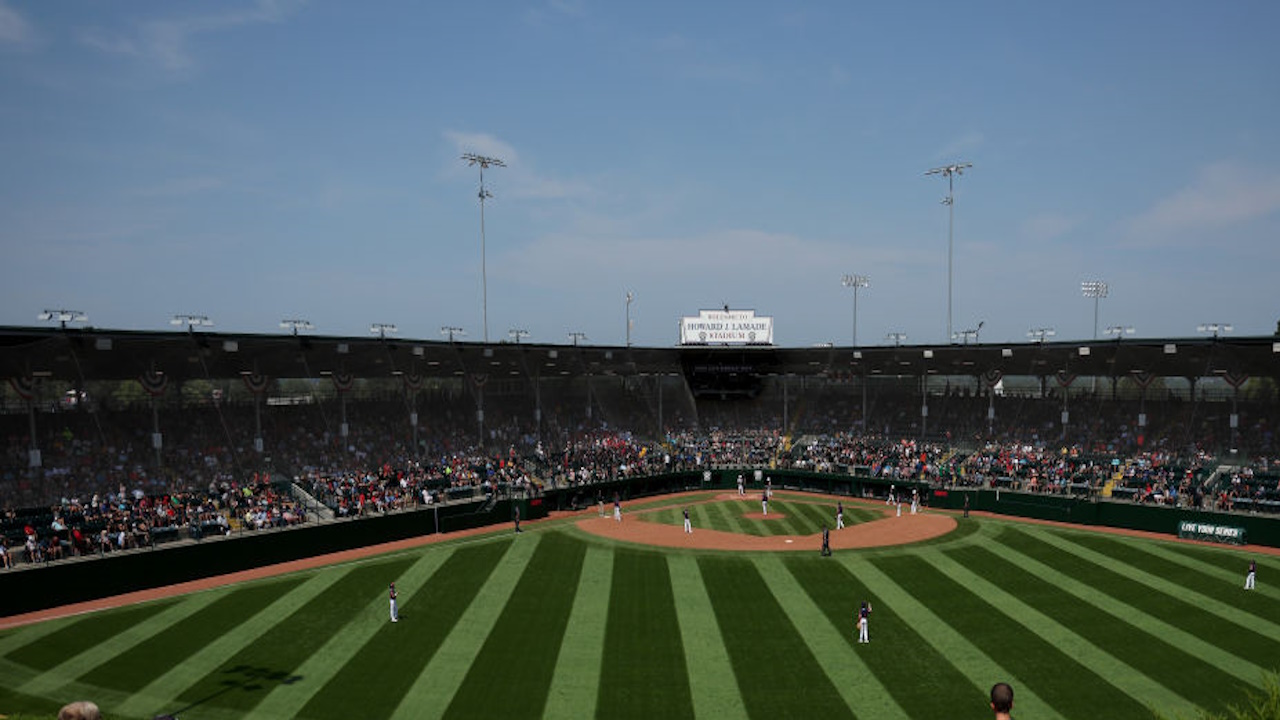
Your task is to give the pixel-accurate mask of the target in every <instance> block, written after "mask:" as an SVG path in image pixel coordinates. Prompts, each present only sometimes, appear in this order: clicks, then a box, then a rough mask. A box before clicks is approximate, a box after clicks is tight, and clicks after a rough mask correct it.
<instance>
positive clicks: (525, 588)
mask: <svg viewBox="0 0 1280 720" xmlns="http://www.w3.org/2000/svg"><path fill="white" fill-rule="evenodd" d="M645 505H646V506H647V507H646V506H641V505H640V504H638V503H637V504H628V505H627V506H626V507H625V508H624V510H625V511H626V512H627V513H628V522H631V521H637V520H639V519H640V518H641V517H643V518H645V519H647V520H648V521H652V522H664V523H671V524H676V525H679V524H680V523H681V522H682V520H683V515H682V509H683V508H684V507H686V506H688V507H689V509H690V514H691V517H692V518H693V521H694V523H695V525H696V526H697V527H701V528H714V529H717V530H724V531H729V532H740V533H748V534H756V535H766V534H810V533H816V532H818V531H819V530H820V528H821V527H822V525H823V524H824V523H826V524H832V523H834V513H835V503H834V501H831V500H830V499H825V498H801V497H799V496H790V497H779V498H777V499H776V500H775V501H774V502H773V503H771V511H773V512H776V513H778V514H781V515H785V516H786V517H785V518H780V519H774V520H756V519H752V518H747V517H744V514H747V513H758V512H759V510H760V505H759V502H758V501H739V500H731V501H713V500H712V496H710V495H698V496H693V497H684V498H667V499H663V500H661V501H658V502H653V503H646V504H645ZM610 509H611V508H610ZM879 517H883V514H882V512H881V508H878V507H875V506H873V505H862V504H857V503H853V504H850V503H846V507H845V518H846V520H845V521H846V523H848V524H853V523H856V522H865V521H867V520H870V519H876V518H879ZM959 522H960V526H959V528H958V529H957V530H956V531H955V532H953V533H952V534H951V535H949V536H947V537H945V538H942V539H938V540H933V541H930V542H928V543H921V544H917V545H913V546H904V547H893V548H877V549H874V550H859V551H842V552H837V553H836V554H835V556H834V557H831V558H821V557H819V556H818V555H817V553H782V554H771V553H742V554H738V555H734V554H731V553H726V552H723V551H719V552H705V553H704V552H698V551H693V550H688V549H680V550H672V551H663V550H658V549H647V548H641V547H636V546H630V545H625V544H619V543H616V542H611V541H605V540H602V539H596V538H594V537H591V536H588V535H586V534H584V533H582V532H580V531H577V530H574V529H571V528H570V527H568V526H567V525H566V524H565V523H541V524H539V523H535V524H531V525H527V526H526V532H524V533H522V534H520V535H518V536H515V535H513V534H512V533H510V532H509V529H506V528H504V531H503V532H501V533H496V532H495V533H494V534H493V535H491V536H487V537H478V538H469V539H458V540H453V541H449V542H446V543H442V544H439V545H433V546H428V547H424V548H421V549H418V550H414V551H410V552H402V553H399V554H395V555H388V556H383V557H379V558H373V559H369V560H365V561H362V562H358V563H349V564H343V565H337V566H332V567H328V568H323V569H318V570H312V571H308V572H304V573H299V574H295V575H290V576H285V577H279V578H273V579H266V580H261V581H256V582H252V583H244V584H241V585H236V586H232V587H226V588H219V589H216V590H210V591H205V592H200V593H195V594H191V595H187V596H183V597H180V598H174V599H169V600H163V601H157V602H152V603H147V604H142V605H136V606H132V607H126V608H120V609H117V610H109V611H103V612H97V613H92V614H86V615H81V616H76V617H69V618H65V619H61V620H54V621H49V622H45V623H41V624H37V625H31V626H27V627H22V628H17V629H13V630H9V631H5V632H2V633H0V677H3V678H4V681H3V682H0V715H8V716H17V717H24V718H25V717H51V716H52V715H53V714H54V713H55V712H56V709H57V707H58V706H60V705H61V704H62V703H64V702H67V701H70V700H76V699H92V700H94V701H95V702H97V703H99V704H100V705H101V706H102V707H103V708H104V710H105V711H106V713H107V717H109V718H123V719H137V720H141V719H144V718H151V717H153V716H155V715H157V714H161V713H174V714H177V715H178V717H180V718H182V720H191V719H192V718H209V719H211V720H230V719H231V718H285V717H301V718H315V719H317V720H319V719H327V718H343V719H344V720H345V719H349V718H413V719H415V720H417V719H419V718H499V717H501V718H520V717H556V718H580V717H606V718H636V719H637V720H639V719H641V718H694V717H704V718H761V719H763V718H770V719H772V718H784V717H796V718H819V717H820V718H862V719H875V720H881V719H889V720H892V719H895V718H897V719H904V720H905V719H911V720H933V719H935V718H952V717H978V718H980V717H989V710H988V709H987V708H986V699H985V698H986V692H987V690H988V689H989V688H990V686H991V684H992V683H994V682H997V681H1001V680H1003V681H1008V682H1010V683H1012V684H1013V685H1014V687H1015V689H1016V693H1017V696H1016V697H1017V700H1016V711H1015V716H1017V717H1028V718H1030V717H1035V718H1098V717H1106V718H1150V717H1152V711H1153V710H1158V711H1160V712H1161V713H1164V714H1165V715H1167V716H1171V717H1174V716H1183V717H1190V716H1193V715H1194V714H1195V713H1197V712H1199V711H1201V710H1208V711H1213V712H1219V711H1222V710H1224V709H1225V708H1227V706H1228V705H1230V704H1233V703H1240V702H1241V701H1243V700H1244V699H1245V697H1246V696H1247V695H1248V693H1249V692H1257V691H1260V690H1261V688H1262V687H1263V684H1264V676H1265V674H1266V672H1267V671H1269V670H1275V669H1276V668H1277V667H1280V586H1277V585H1274V584H1270V583H1269V580H1270V579H1271V578H1274V577H1276V575H1280V561H1277V560H1276V558H1274V557H1272V556H1265V557H1258V558H1257V559H1258V561H1259V566H1260V567H1259V573H1258V575H1259V578H1260V580H1259V588H1258V590H1256V591H1253V592H1246V591H1244V590H1243V589H1242V584H1243V579H1244V571H1245V567H1246V565H1247V561H1248V557H1247V556H1246V555H1245V553H1243V552H1241V551H1238V550H1232V549H1226V548H1223V549H1218V548H1208V547H1204V546H1189V545H1182V544H1178V543H1174V542H1156V541H1150V540H1140V539H1134V538H1127V537H1119V536H1110V535H1101V534H1097V533H1092V532H1087V531H1083V530H1079V531H1077V530H1066V529H1059V528H1051V527H1046V526H1043V525H1032V524H1019V523H1016V522H1012V521H1004V520H994V519H986V518H983V519H978V518H972V519H967V520H965V519H962V520H960V521H959ZM392 581H395V583H396V586H397V589H398V590H399V594H400V609H401V620H400V622H399V623H396V624H392V623H390V622H388V608H387V595H386V589H387V585H388V583H390V582H392ZM864 600H866V601H870V602H871V603H872V606H873V608H874V612H873V614H872V619H871V625H870V627H871V640H872V642H871V643H870V644H869V645H860V644H858V643H856V642H855V640H856V633H855V628H854V625H853V613H854V610H855V608H856V607H857V605H858V603H859V602H861V601H864Z"/></svg>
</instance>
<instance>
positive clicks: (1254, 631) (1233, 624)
mask: <svg viewBox="0 0 1280 720" xmlns="http://www.w3.org/2000/svg"><path fill="white" fill-rule="evenodd" d="M1006 532H1007V533H1013V536H1012V537H1013V538H1018V536H1019V535H1021V536H1023V537H1021V538H1018V539H1017V540H1016V542H1018V545H1017V547H1020V548H1026V551H1027V552H1028V553H1031V554H1033V556H1034V557H1035V558H1036V559H1037V560H1040V561H1041V562H1044V563H1045V564H1047V565H1050V566H1052V567H1055V568H1060V569H1061V570H1062V571H1063V572H1068V573H1071V574H1072V576H1073V577H1075V578H1076V579H1078V580H1080V581H1081V582H1085V583H1089V584H1093V585H1095V586H1096V587H1099V588H1105V589H1106V592H1107V593H1108V594H1110V595H1111V596H1113V597H1116V598H1119V599H1121V600H1124V601H1125V602H1127V603H1129V604H1130V605H1133V606H1134V607H1137V608H1139V609H1140V610H1142V611H1143V612H1146V613H1147V614H1149V615H1154V616H1156V617H1160V618H1166V619H1168V620H1169V621H1170V622H1174V623H1176V624H1178V625H1179V626H1180V627H1182V628H1184V629H1186V630H1187V631H1188V632H1190V633H1192V634H1194V635H1196V636H1197V637H1199V638H1201V639H1203V640H1204V641H1205V642H1208V643H1212V644H1214V645H1217V646H1218V647H1221V648H1223V649H1224V650H1226V651H1228V652H1230V653H1231V654H1233V655H1235V656H1237V657H1240V658H1243V659H1245V660H1248V661H1249V662H1252V663H1254V664H1256V665H1261V666H1263V667H1273V666H1274V665H1275V662H1276V658H1277V657H1280V647H1277V644H1276V643H1275V642H1273V641H1272V640H1270V639H1269V638H1267V637H1266V636H1265V635H1263V634H1261V633H1260V632H1258V628H1257V626H1259V625H1261V624H1262V623H1260V622H1259V621H1257V620H1255V619H1253V618H1252V617H1249V618H1243V617H1241V615H1240V613H1237V612H1235V611H1234V610H1233V609H1232V608H1230V607H1224V606H1223V605H1222V604H1221V603H1219V602H1217V601H1216V600H1212V599H1210V598H1206V597H1204V596H1202V595H1199V594H1198V593H1196V592H1193V591H1190V590H1186V589H1184V588H1182V587H1179V586H1178V585H1176V584H1174V583H1171V582H1168V581H1165V580H1164V579H1163V578H1158V577H1155V576H1153V575H1150V574H1149V573H1146V572H1143V571H1142V570H1140V569H1137V568H1134V567H1132V566H1129V565H1126V564H1124V563H1122V562H1120V561H1118V560H1114V559H1112V558H1110V557H1108V556H1106V555H1103V554H1101V553H1098V552H1096V551H1094V550H1091V549H1089V548H1086V547H1085V546H1083V545H1078V544H1076V543H1073V542H1070V541H1069V540H1067V539H1066V538H1064V537H1063V536H1062V535H1060V534H1059V533H1056V532H1048V531H1045V530H1042V529H1040V528H1031V527H1022V528H1012V527H1011V528H1008V529H1007V530H1006ZM1012 541H1013V540H1011V542H1012ZM1240 593H1241V595H1244V594H1246V593H1245V591H1244V590H1241V591H1240Z"/></svg>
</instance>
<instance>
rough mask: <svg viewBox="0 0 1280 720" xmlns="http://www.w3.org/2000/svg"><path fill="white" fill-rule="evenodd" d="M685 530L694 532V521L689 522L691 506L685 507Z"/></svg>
mask: <svg viewBox="0 0 1280 720" xmlns="http://www.w3.org/2000/svg"><path fill="white" fill-rule="evenodd" d="M684 531H685V532H687V533H692V532H693V523H691V522H689V508H685V509H684Z"/></svg>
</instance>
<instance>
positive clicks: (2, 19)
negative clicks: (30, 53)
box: [0, 0, 37, 50]
mask: <svg viewBox="0 0 1280 720" xmlns="http://www.w3.org/2000/svg"><path fill="white" fill-rule="evenodd" d="M36 40H37V37H36V32H35V29H34V28H32V27H31V23H29V22H27V20H26V18H24V17H22V15H21V14H20V13H19V12H18V11H17V10H14V9H13V8H11V7H9V5H8V4H7V3H5V2H4V1H3V0H0V48H11V49H16V50H26V49H28V48H30V47H32V46H34V45H35V44H36Z"/></svg>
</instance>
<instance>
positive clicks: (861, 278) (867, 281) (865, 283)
mask: <svg viewBox="0 0 1280 720" xmlns="http://www.w3.org/2000/svg"><path fill="white" fill-rule="evenodd" d="M840 284H841V285H844V286H845V287H847V288H853V346H854V347H857V346H858V290H859V289H860V288H864V287H869V286H870V285H871V278H869V277H867V276H866V275H845V276H844V277H842V278H840Z"/></svg>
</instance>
